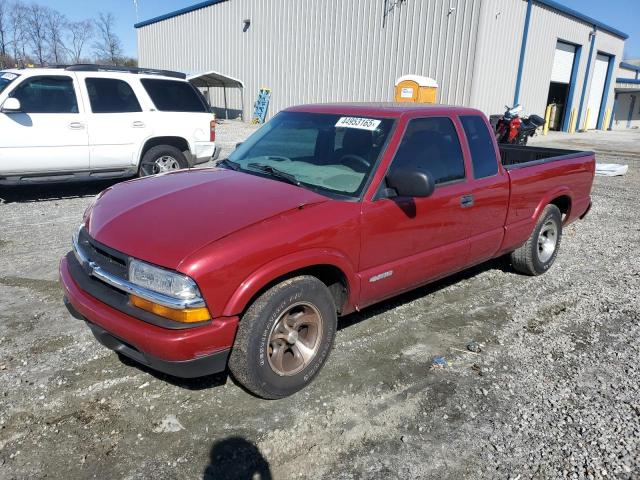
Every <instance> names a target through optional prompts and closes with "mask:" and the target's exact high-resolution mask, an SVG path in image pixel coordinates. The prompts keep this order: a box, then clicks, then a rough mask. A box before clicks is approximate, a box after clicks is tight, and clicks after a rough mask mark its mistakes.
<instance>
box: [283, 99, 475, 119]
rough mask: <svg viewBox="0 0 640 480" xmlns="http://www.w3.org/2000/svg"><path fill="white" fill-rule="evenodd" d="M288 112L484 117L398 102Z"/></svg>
mask: <svg viewBox="0 0 640 480" xmlns="http://www.w3.org/2000/svg"><path fill="white" fill-rule="evenodd" d="M284 111H286V112H310V113H332V114H345V115H369V116H379V117H391V118H398V117H401V116H402V115H404V114H407V113H413V112H419V113H425V114H427V115H443V114H445V115H450V114H457V115H482V116H484V113H482V112H481V111H480V110H476V109H475V108H468V107H458V106H452V105H431V104H421V103H408V102H407V103H397V102H362V103H359V102H345V103H318V104H308V105H297V106H295V107H289V108H285V109H284Z"/></svg>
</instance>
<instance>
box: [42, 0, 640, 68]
mask: <svg viewBox="0 0 640 480" xmlns="http://www.w3.org/2000/svg"><path fill="white" fill-rule="evenodd" d="M200 1H201V0H137V4H138V11H137V17H136V9H135V7H134V0H100V1H97V0H84V1H83V2H79V1H78V0H37V3H40V4H42V5H48V6H50V7H53V8H55V9H57V10H59V11H60V12H62V13H64V14H65V15H66V16H67V17H69V18H70V19H71V20H82V19H85V18H96V17H97V15H98V13H99V12H112V13H113V14H114V15H115V16H116V20H117V33H118V34H119V36H120V39H121V40H122V44H123V46H124V51H125V54H126V55H128V56H131V57H136V56H137V46H136V33H135V29H134V28H133V25H134V24H135V23H136V22H137V21H143V20H148V19H150V18H153V17H157V16H158V15H163V14H165V13H169V12H172V11H174V10H179V9H181V8H184V7H187V6H190V5H194V4H196V3H199V2H200ZM231 1H240V0H231ZM291 1H296V0H291ZM513 1H515V0H513ZM556 1H558V3H561V4H563V5H566V6H567V7H569V8H572V9H574V10H577V11H579V12H581V13H583V14H585V15H588V16H590V17H593V18H595V19H597V20H600V21H601V22H603V23H605V24H607V25H610V26H611V27H614V28H617V29H618V30H621V31H623V32H625V33H627V34H628V35H629V39H628V40H627V42H626V49H625V55H624V58H625V59H631V58H635V59H640V0H556ZM79 5H81V6H80V7H79Z"/></svg>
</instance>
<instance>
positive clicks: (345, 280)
mask: <svg viewBox="0 0 640 480" xmlns="http://www.w3.org/2000/svg"><path fill="white" fill-rule="evenodd" d="M300 275H311V276H314V277H316V278H318V279H319V280H320V281H322V282H323V283H324V284H325V285H326V286H327V288H328V289H329V291H330V292H331V295H332V296H333V299H334V301H335V303H336V308H337V311H338V314H341V315H344V314H346V313H349V312H351V311H353V308H354V307H353V305H355V298H356V296H357V294H358V287H359V283H358V281H357V277H356V275H355V271H354V270H353V268H352V266H351V264H350V263H349V261H348V260H347V258H346V257H344V256H343V255H342V254H340V253H337V252H332V253H328V252H327V251H322V252H299V253H296V254H293V255H291V256H287V257H284V258H280V259H277V260H274V261H272V262H270V263H268V264H266V265H264V266H262V267H260V268H259V269H258V270H256V271H255V272H254V273H252V274H251V275H250V276H249V277H248V278H247V279H246V280H245V281H244V282H242V284H241V285H240V286H239V287H238V288H237V289H236V291H235V292H234V293H233V295H232V296H231V298H230V299H229V301H228V302H227V303H226V305H225V307H224V310H223V316H234V315H240V314H242V313H243V312H244V311H245V310H246V309H247V308H248V307H249V306H250V305H251V304H252V303H253V301H254V300H255V299H256V298H258V297H259V296H260V295H262V293H264V292H265V291H266V290H268V289H269V288H271V287H272V286H273V285H276V284H278V283H280V282H282V281H284V280H286V279H288V278H292V277H297V276H300Z"/></svg>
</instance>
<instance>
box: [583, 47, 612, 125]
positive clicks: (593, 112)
mask: <svg viewBox="0 0 640 480" xmlns="http://www.w3.org/2000/svg"><path fill="white" fill-rule="evenodd" d="M608 68H609V57H607V56H606V55H602V54H598V55H597V56H596V63H595V66H594V67H593V73H592V74H591V75H592V76H591V88H590V89H589V102H588V104H587V108H589V123H588V124H587V130H592V129H594V128H596V126H597V124H598V114H599V113H600V105H601V104H602V99H603V97H604V84H605V83H606V81H607V70H608Z"/></svg>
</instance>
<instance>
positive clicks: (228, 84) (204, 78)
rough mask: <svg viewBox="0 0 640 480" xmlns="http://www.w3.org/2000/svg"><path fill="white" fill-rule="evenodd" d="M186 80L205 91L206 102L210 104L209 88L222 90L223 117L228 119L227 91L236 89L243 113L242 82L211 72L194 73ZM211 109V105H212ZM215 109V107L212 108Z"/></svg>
mask: <svg viewBox="0 0 640 480" xmlns="http://www.w3.org/2000/svg"><path fill="white" fill-rule="evenodd" d="M187 80H189V82H191V84H192V85H193V86H195V87H198V88H205V89H206V91H207V100H208V101H209V102H210V103H212V102H211V91H210V89H211V88H217V89H219V88H221V89H222V101H223V103H224V108H223V109H224V117H225V119H229V102H228V100H227V89H228V88H232V89H238V90H239V91H240V99H241V102H242V107H241V110H240V111H241V112H244V83H243V82H242V80H238V79H237V78H233V77H230V76H229V75H224V74H222V73H219V72H215V71H213V70H211V71H209V72H204V73H196V74H191V75H187ZM212 107H214V106H213V104H212ZM214 108H216V107H214Z"/></svg>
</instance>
